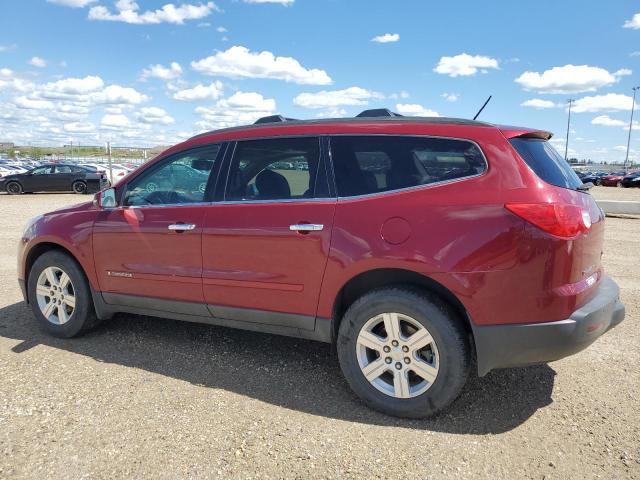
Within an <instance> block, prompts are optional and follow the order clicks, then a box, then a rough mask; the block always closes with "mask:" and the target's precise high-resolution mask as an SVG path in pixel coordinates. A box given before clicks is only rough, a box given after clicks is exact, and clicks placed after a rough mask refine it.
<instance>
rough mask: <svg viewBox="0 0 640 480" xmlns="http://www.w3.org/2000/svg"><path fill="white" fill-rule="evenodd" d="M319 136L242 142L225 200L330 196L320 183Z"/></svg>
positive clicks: (237, 147) (228, 183) (233, 164)
mask: <svg viewBox="0 0 640 480" xmlns="http://www.w3.org/2000/svg"><path fill="white" fill-rule="evenodd" d="M319 165H320V142H319V139H318V138H317V137H309V138H277V139H271V140H249V141H242V142H238V144H237V145H236V149H235V153H234V155H233V160H232V162H231V167H230V170H229V179H228V181H227V189H226V193H225V200H235V201H252V200H290V199H305V198H313V197H318V196H326V187H325V186H322V187H321V186H318V187H317V185H316V184H321V183H322V181H324V184H326V180H324V179H325V177H324V176H320V177H321V178H322V180H321V181H317V180H318V167H319Z"/></svg>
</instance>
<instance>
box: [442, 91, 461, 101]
mask: <svg viewBox="0 0 640 480" xmlns="http://www.w3.org/2000/svg"><path fill="white" fill-rule="evenodd" d="M440 96H441V97H442V98H444V99H445V100H446V101H447V102H457V101H458V99H459V98H460V94H458V93H447V92H445V93H443V94H442V95H440Z"/></svg>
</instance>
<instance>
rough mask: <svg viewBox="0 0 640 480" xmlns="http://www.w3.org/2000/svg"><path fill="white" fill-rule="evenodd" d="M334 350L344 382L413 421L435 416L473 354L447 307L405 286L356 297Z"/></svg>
mask: <svg viewBox="0 0 640 480" xmlns="http://www.w3.org/2000/svg"><path fill="white" fill-rule="evenodd" d="M337 347H338V357H339V360H340V366H341V368H342V371H343V373H344V375H345V377H346V379H347V381H348V382H349V384H350V385H351V388H352V389H353V390H354V391H355V392H356V394H358V396H359V397H360V398H361V399H362V400H363V401H364V402H365V403H366V404H367V405H369V406H370V407H372V408H374V409H376V410H379V411H382V412H384V413H387V414H390V415H395V416H400V417H411V418H421V417H427V416H430V415H433V414H435V413H437V412H439V411H440V410H442V409H443V408H445V407H447V406H448V405H449V404H450V403H451V402H453V400H455V398H456V397H457V396H458V395H459V393H460V390H461V389H462V387H463V385H464V384H465V382H466V379H467V375H468V371H469V364H470V355H471V354H470V350H469V345H468V342H467V340H466V334H465V332H464V329H463V328H462V326H461V325H460V322H459V320H458V319H457V318H456V316H455V314H454V313H453V312H452V311H451V309H450V308H449V307H448V305H447V304H445V303H444V302H442V301H441V300H440V299H438V298H437V297H435V296H432V295H428V294H425V293H423V292H420V291H417V290H412V289H409V288H386V289H381V290H376V291H373V292H371V293H369V294H366V295H364V296H363V297H361V298H360V299H358V300H357V301H356V302H355V303H354V304H353V305H352V306H351V307H350V308H349V310H348V311H347V313H346V314H345V316H344V318H343V320H342V323H341V324H340V330H339V334H338V346H337Z"/></svg>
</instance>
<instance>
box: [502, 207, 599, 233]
mask: <svg viewBox="0 0 640 480" xmlns="http://www.w3.org/2000/svg"><path fill="white" fill-rule="evenodd" d="M505 208H506V209H507V210H509V211H510V212H512V213H515V214H516V215H517V216H519V217H520V218H522V219H523V220H526V221H527V222H529V223H531V224H532V225H535V226H536V227H538V228H539V229H541V230H544V231H545V232H547V233H550V234H551V235H555V236H556V237H560V238H567V239H569V238H574V237H576V236H577V235H579V234H580V233H581V232H588V231H589V229H590V228H591V216H590V215H589V212H588V211H587V210H585V209H583V208H581V207H579V206H577V205H568V204H563V203H507V204H506V205H505Z"/></svg>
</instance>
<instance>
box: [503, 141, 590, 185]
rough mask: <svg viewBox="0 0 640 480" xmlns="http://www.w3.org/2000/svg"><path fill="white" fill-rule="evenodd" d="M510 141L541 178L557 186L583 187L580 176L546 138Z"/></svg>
mask: <svg viewBox="0 0 640 480" xmlns="http://www.w3.org/2000/svg"><path fill="white" fill-rule="evenodd" d="M509 142H510V143H511V145H512V146H513V148H515V149H516V151H517V152H518V153H519V154H520V156H521V157H522V159H523V160H524V161H525V162H527V165H529V167H531V170H533V171H534V172H535V174H536V175H537V176H538V177H540V179H542V180H544V181H545V182H547V183H550V184H551V185H555V186H556V187H562V188H569V189H571V190H576V189H578V188H582V180H580V177H578V175H576V173H575V172H574V171H573V170H572V169H571V167H570V166H569V164H568V163H567V162H566V161H565V160H564V158H562V156H561V155H560V154H559V153H558V152H557V151H556V149H555V148H553V146H552V145H551V144H550V143H549V142H547V141H546V140H541V139H537V138H512V139H511V140H509Z"/></svg>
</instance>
